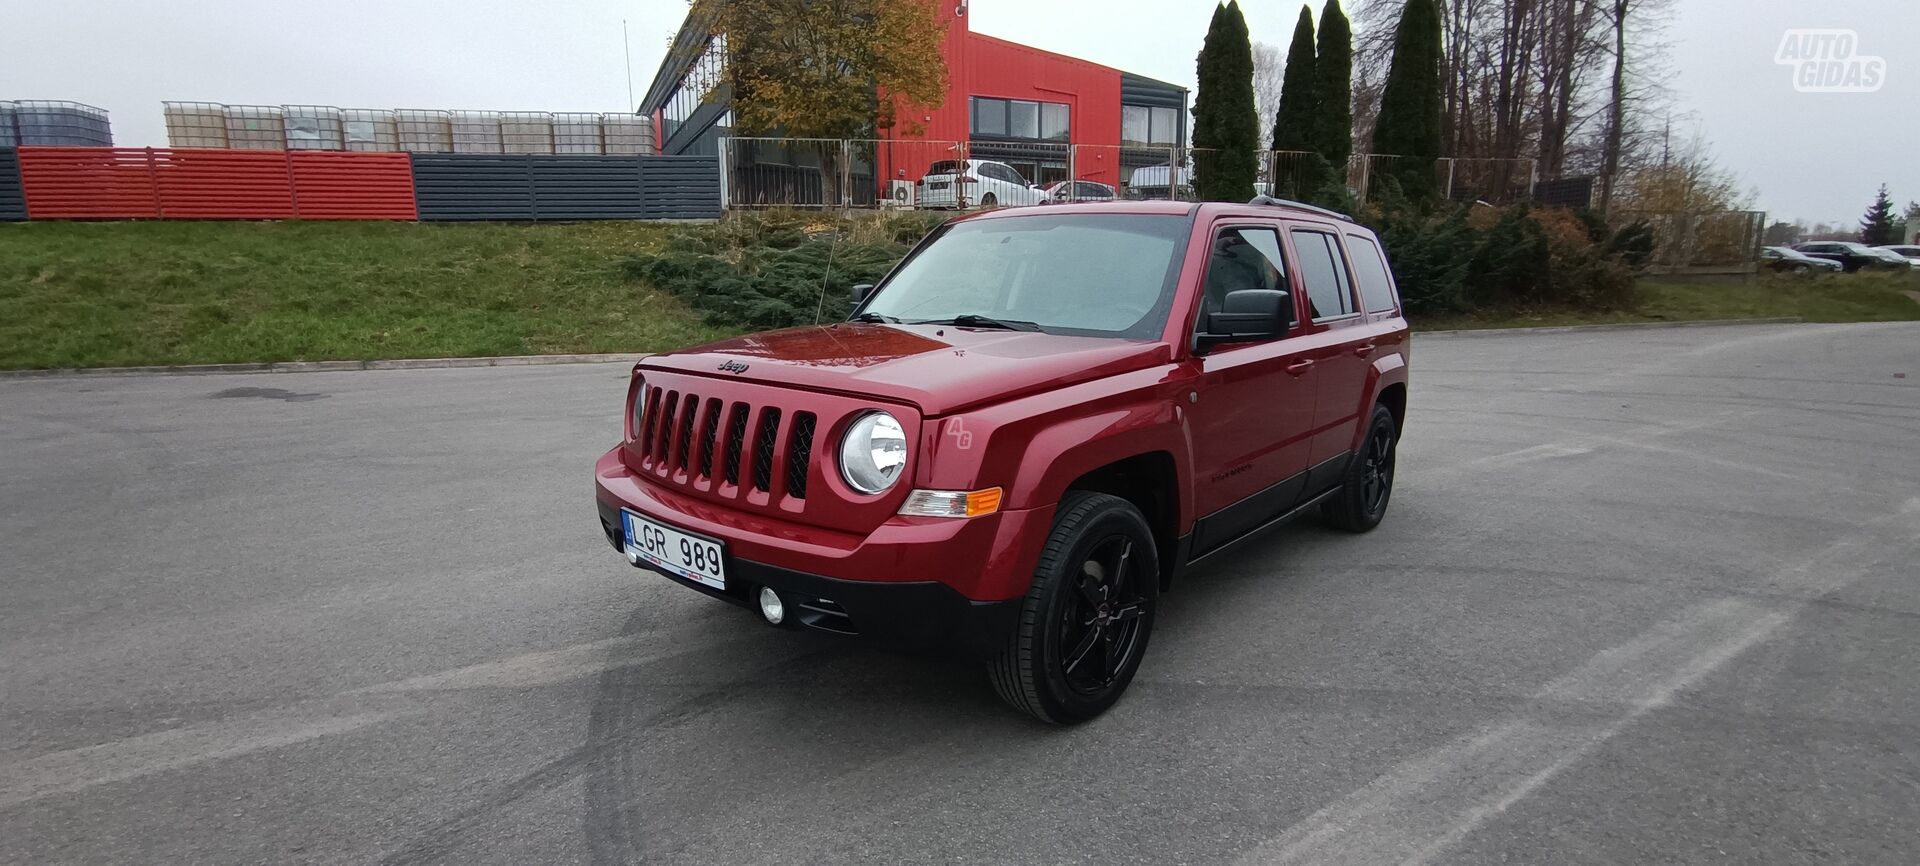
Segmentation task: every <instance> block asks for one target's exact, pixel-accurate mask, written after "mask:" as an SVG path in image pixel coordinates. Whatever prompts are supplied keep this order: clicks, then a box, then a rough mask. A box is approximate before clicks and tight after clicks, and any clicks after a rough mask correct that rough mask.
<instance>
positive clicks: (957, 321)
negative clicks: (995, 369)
mask: <svg viewBox="0 0 1920 866" xmlns="http://www.w3.org/2000/svg"><path fill="white" fill-rule="evenodd" d="M914 324H916V325H953V326H954V327H958V328H998V329H1000V330H1002V331H1038V330H1040V326H1039V325H1038V324H1036V323H1034V322H1023V321H1021V320H1019V319H995V318H992V317H989V316H978V315H974V314H973V313H968V314H966V315H964V316H954V317H953V318H951V319H929V320H927V321H924V322H915V323H914Z"/></svg>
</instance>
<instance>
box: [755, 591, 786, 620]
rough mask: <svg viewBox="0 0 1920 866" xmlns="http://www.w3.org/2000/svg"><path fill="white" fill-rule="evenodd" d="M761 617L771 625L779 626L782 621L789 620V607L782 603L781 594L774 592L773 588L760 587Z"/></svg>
mask: <svg viewBox="0 0 1920 866" xmlns="http://www.w3.org/2000/svg"><path fill="white" fill-rule="evenodd" d="M760 616H761V617H762V618H764V619H765V620H766V621H767V623H768V624H769V625H779V624H780V621H781V620H784V619H786V618H787V606H786V605H785V604H783V603H781V601H780V593H777V592H774V591H773V588H772V587H766V586H763V587H760Z"/></svg>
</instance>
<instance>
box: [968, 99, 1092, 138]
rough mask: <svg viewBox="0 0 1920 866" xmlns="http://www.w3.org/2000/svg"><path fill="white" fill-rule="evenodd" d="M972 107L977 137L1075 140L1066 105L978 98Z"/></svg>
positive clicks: (974, 131)
mask: <svg viewBox="0 0 1920 866" xmlns="http://www.w3.org/2000/svg"><path fill="white" fill-rule="evenodd" d="M971 108H972V111H973V134H974V135H980V136H987V137H990V138H1018V139H1023V140H1027V141H1067V140H1069V139H1070V138H1071V137H1072V136H1071V134H1070V129H1069V125H1068V124H1069V115H1070V114H1071V112H1070V111H1069V109H1068V108H1067V106H1066V105H1065V104H1064V103H1058V102H1034V101H1032V100H1027V99H991V98H987V97H981V96H975V97H973V98H972V100H971Z"/></svg>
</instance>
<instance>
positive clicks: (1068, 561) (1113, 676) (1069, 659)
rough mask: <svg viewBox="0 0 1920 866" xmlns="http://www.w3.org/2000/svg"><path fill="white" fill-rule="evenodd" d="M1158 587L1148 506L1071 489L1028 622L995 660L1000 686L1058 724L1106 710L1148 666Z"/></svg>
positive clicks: (1029, 601)
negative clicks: (1144, 661)
mask: <svg viewBox="0 0 1920 866" xmlns="http://www.w3.org/2000/svg"><path fill="white" fill-rule="evenodd" d="M1159 589H1160V557H1159V552H1158V550H1157V549H1156V548H1155V547H1154V543H1153V532H1152V530H1151V529H1150V528H1149V527H1148V526H1147V521H1146V518H1144V517H1142V516H1141V515H1140V511H1139V510H1138V509H1136V508H1134V507H1133V504H1132V503H1130V502H1128V501H1126V500H1124V499H1121V498H1119V497H1117V496H1109V495H1107V494H1104V493H1090V492H1087V491H1073V492H1070V493H1068V494H1067V496H1066V498H1065V499H1064V500H1062V501H1061V503H1060V510H1059V512H1058V513H1056V514H1055V516H1054V521H1053V531H1052V533H1051V534H1049V535H1048V536H1047V544H1046V547H1045V548H1044V549H1043V550H1042V551H1041V554H1040V564H1039V567H1038V568H1036V569H1035V570H1034V576H1033V586H1032V588H1031V589H1029V590H1028V591H1027V598H1026V600H1025V602H1023V604H1022V607H1021V610H1020V623H1019V627H1018V628H1016V629H1015V630H1014V633H1013V635H1012V636H1011V639H1010V640H1009V641H1008V644H1007V646H1006V648H1005V649H1003V650H1001V652H1000V654H999V655H998V656H996V657H995V658H994V659H993V660H992V661H991V662H989V663H988V665H987V673H988V676H989V678H990V679H992V680H993V687H994V690H995V691H997V692H999V693H1000V697H1001V698H1002V699H1004V700H1005V701H1006V702H1007V703H1008V704H1010V705H1012V706H1013V707H1014V708H1015V709H1017V710H1020V711H1022V712H1025V713H1027V714H1029V715H1032V716H1033V717H1034V718H1037V719H1039V720H1041V721H1043V722H1049V723H1051V724H1056V725H1068V724H1074V723H1076V722H1083V721H1086V720H1088V719H1091V718H1093V717H1095V716H1098V715H1100V714H1101V713H1102V712H1105V711H1106V710H1107V708H1108V707H1111V706H1113V704H1114V702H1116V701H1118V700H1120V695H1121V694H1122V693H1123V692H1125V691H1126V689H1127V684H1128V683H1131V682H1132V681H1133V675H1134V673H1135V672H1137V671H1138V670H1139V669H1140V660H1141V658H1142V657H1143V656H1145V655H1146V652H1147V639H1148V638H1149V637H1151V636H1152V634H1153V612H1154V603H1155V601H1156V598H1157V595H1158V592H1159Z"/></svg>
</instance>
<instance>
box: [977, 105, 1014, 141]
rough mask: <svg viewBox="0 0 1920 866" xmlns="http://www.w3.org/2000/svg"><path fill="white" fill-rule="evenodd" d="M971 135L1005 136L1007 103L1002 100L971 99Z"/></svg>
mask: <svg viewBox="0 0 1920 866" xmlns="http://www.w3.org/2000/svg"><path fill="white" fill-rule="evenodd" d="M973 134H974V135H1006V134H1007V101H1006V100H1004V99H981V98H979V97H977V96H976V97H974V99H973Z"/></svg>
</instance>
